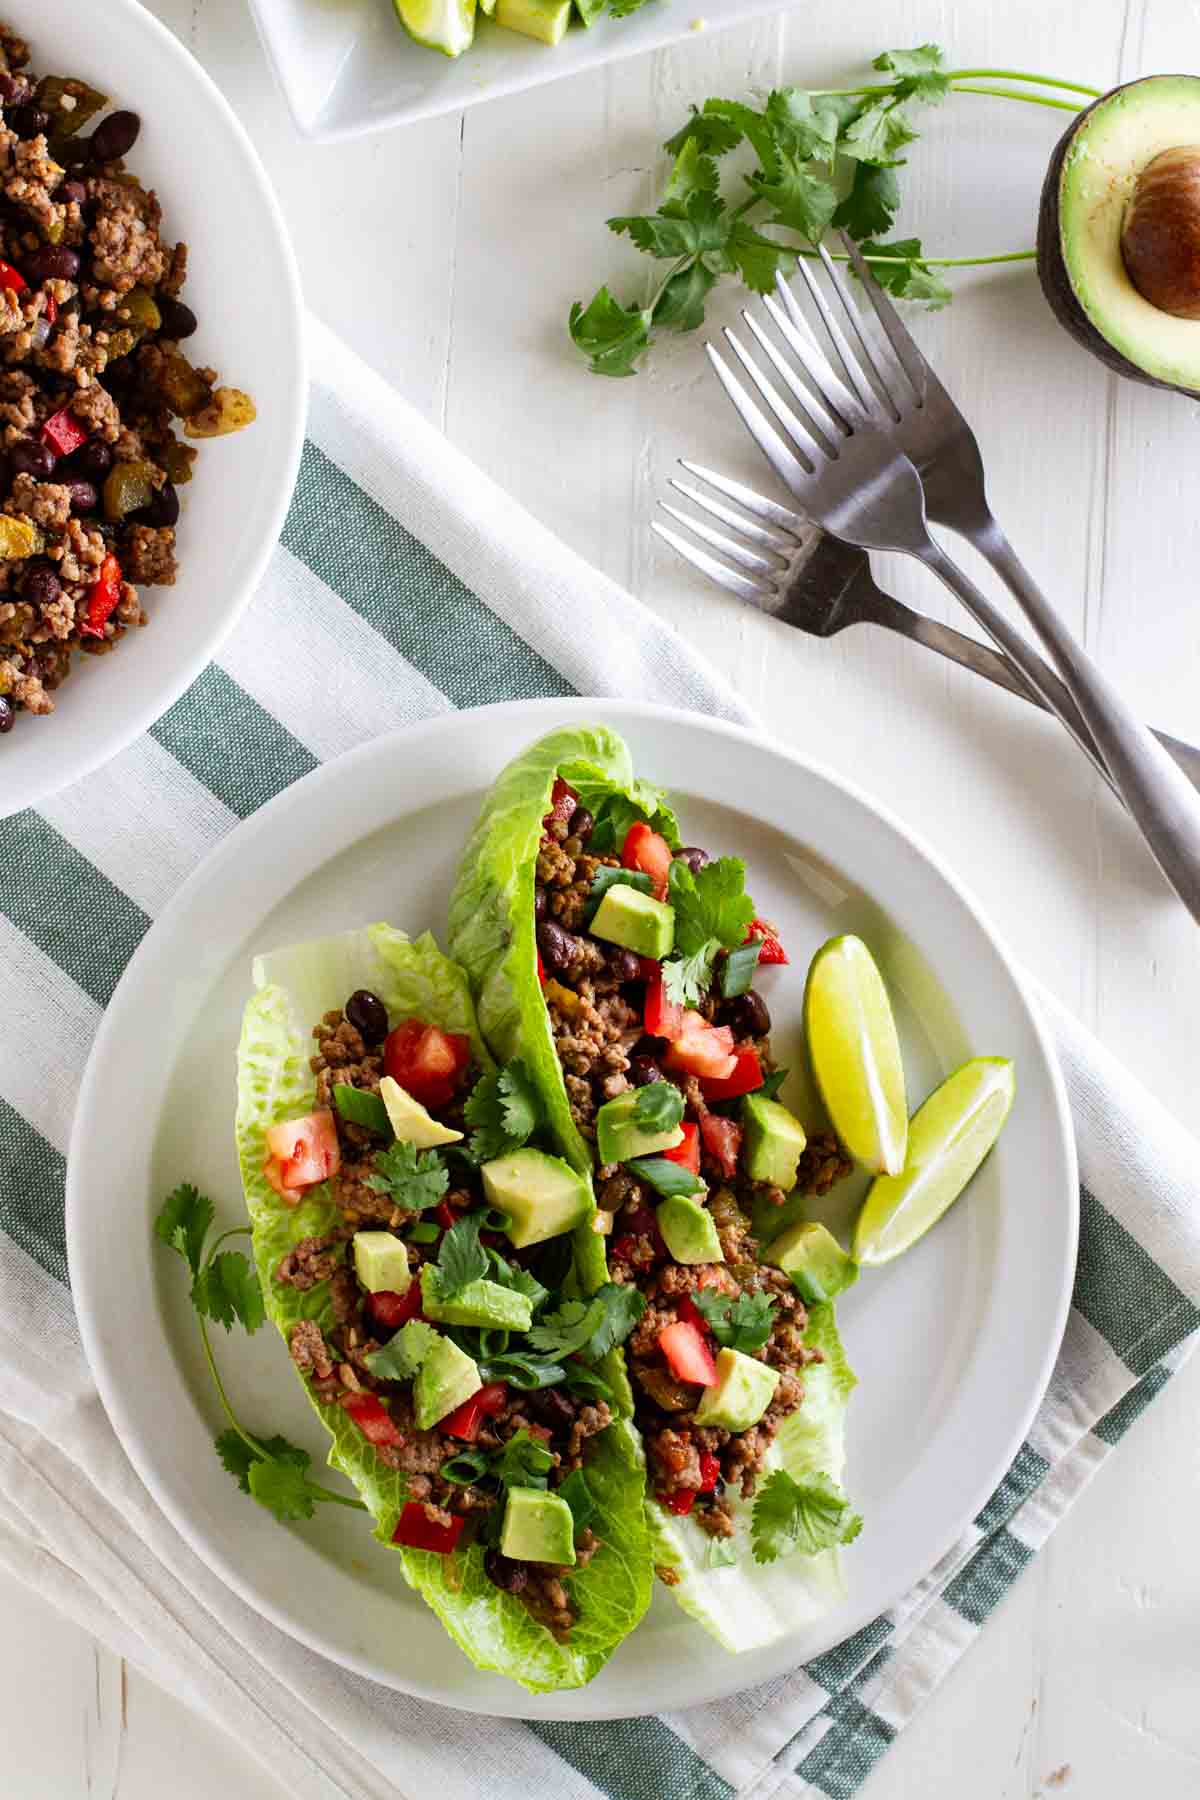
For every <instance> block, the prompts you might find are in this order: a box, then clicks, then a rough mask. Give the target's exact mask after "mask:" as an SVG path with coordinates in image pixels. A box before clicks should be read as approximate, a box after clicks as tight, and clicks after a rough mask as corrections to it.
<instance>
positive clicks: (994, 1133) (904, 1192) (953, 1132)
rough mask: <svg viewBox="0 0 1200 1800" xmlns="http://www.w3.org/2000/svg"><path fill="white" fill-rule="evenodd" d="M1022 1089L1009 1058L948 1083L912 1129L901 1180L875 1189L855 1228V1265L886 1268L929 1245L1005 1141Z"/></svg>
mask: <svg viewBox="0 0 1200 1800" xmlns="http://www.w3.org/2000/svg"><path fill="white" fill-rule="evenodd" d="M1015 1091H1016V1082H1015V1080H1014V1078H1013V1066H1012V1063H1011V1062H1009V1060H1008V1058H1007V1057H1003V1056H977V1057H975V1058H973V1060H972V1061H971V1062H967V1063H964V1064H963V1066H962V1068H961V1069H956V1070H955V1071H954V1073H953V1075H948V1076H947V1077H946V1079H945V1081H943V1083H942V1085H941V1087H939V1088H935V1089H934V1091H933V1093H932V1094H930V1096H929V1098H928V1100H926V1102H925V1104H924V1105H923V1106H922V1107H920V1108H919V1109H918V1111H917V1112H915V1113H914V1114H913V1117H912V1121H911V1123H910V1124H909V1127H908V1158H907V1160H906V1162H905V1165H904V1172H903V1174H901V1175H881V1176H880V1177H879V1179H878V1180H877V1181H874V1182H872V1184H871V1187H870V1189H869V1190H868V1193H867V1197H866V1199H865V1200H864V1201H863V1206H862V1211H861V1212H860V1213H859V1215H858V1223H857V1224H856V1225H855V1227H854V1243H853V1245H852V1255H853V1257H854V1260H855V1262H857V1263H868V1264H870V1263H875V1264H878V1263H886V1262H891V1260H892V1258H893V1257H895V1256H899V1255H900V1254H901V1252H902V1251H905V1250H908V1249H909V1248H911V1246H912V1245H913V1244H915V1243H916V1241H917V1239H918V1238H921V1237H924V1235H925V1233H926V1232H927V1231H928V1230H929V1227H930V1226H931V1225H935V1224H936V1223H937V1221H938V1220H939V1219H940V1218H941V1216H942V1214H943V1213H944V1212H945V1211H946V1209H947V1207H949V1206H950V1205H952V1204H953V1202H954V1201H955V1200H957V1199H958V1196H959V1195H960V1194H961V1193H962V1191H963V1189H964V1188H965V1187H966V1185H967V1183H968V1181H970V1179H971V1177H972V1175H974V1173H975V1171H976V1169H977V1168H978V1167H979V1165H980V1163H981V1162H982V1161H983V1159H984V1157H985V1156H986V1155H987V1153H988V1151H989V1150H990V1149H991V1147H992V1145H993V1144H994V1143H995V1141H996V1139H997V1137H998V1136H999V1135H1000V1127H1001V1126H1002V1125H1003V1124H1004V1121H1005V1119H1007V1117H1008V1113H1009V1108H1010V1107H1011V1106H1012V1102H1013V1094H1014V1093H1015Z"/></svg>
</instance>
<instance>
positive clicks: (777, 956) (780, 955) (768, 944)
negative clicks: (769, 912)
mask: <svg viewBox="0 0 1200 1800" xmlns="http://www.w3.org/2000/svg"><path fill="white" fill-rule="evenodd" d="M755 938H757V939H758V941H759V951H758V960H759V962H760V963H785V962H787V960H788V954H787V951H786V950H785V949H784V947H783V945H782V944H781V943H780V941H779V939H778V938H777V937H776V935H775V931H774V929H773V927H772V926H770V925H768V924H767V922H766V920H765V919H751V921H750V923H749V924H748V925H747V927H746V935H745V937H744V938H743V939H742V942H743V943H744V944H749V943H751V942H752V941H753V939H755Z"/></svg>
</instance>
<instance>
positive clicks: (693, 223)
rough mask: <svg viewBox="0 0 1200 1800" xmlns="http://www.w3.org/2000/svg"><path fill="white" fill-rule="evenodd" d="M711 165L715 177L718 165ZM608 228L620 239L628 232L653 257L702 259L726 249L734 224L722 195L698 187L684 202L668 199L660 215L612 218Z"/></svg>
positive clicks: (639, 247)
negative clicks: (709, 251) (694, 257)
mask: <svg viewBox="0 0 1200 1800" xmlns="http://www.w3.org/2000/svg"><path fill="white" fill-rule="evenodd" d="M708 166H709V167H710V168H712V169H713V173H714V175H715V173H716V169H715V166H714V165H713V164H711V163H710V164H709V165H708ZM608 228H609V230H610V231H615V232H616V233H617V234H618V236H620V235H621V234H622V233H625V234H626V235H627V236H629V237H630V238H632V239H633V242H634V243H635V244H636V245H637V247H638V249H639V250H645V251H646V252H647V254H648V255H650V256H658V257H677V256H699V255H701V254H702V252H704V251H706V250H720V249H721V248H722V247H723V246H724V244H725V243H726V241H727V239H728V237H729V231H730V221H729V218H728V214H727V212H726V207H725V202H724V201H723V200H722V199H721V197H720V195H719V194H716V193H713V192H712V191H711V190H709V189H708V188H700V187H697V188H693V189H692V190H691V191H690V192H689V193H687V194H686V196H685V197H684V198H682V199H668V200H664V202H663V204H662V205H661V206H660V207H659V209H658V211H657V212H656V213H650V214H642V215H635V216H632V217H619V218H615V219H610V220H609V221H608Z"/></svg>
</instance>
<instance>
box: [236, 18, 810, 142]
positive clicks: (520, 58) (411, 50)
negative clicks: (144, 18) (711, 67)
mask: <svg viewBox="0 0 1200 1800" xmlns="http://www.w3.org/2000/svg"><path fill="white" fill-rule="evenodd" d="M782 4H783V0H649V4H648V5H646V6H644V7H643V8H642V9H641V11H640V12H636V13H634V14H632V15H631V16H630V17H629V18H627V19H614V18H610V17H608V16H607V15H606V16H605V17H603V18H600V19H598V20H597V21H596V23H595V24H594V25H593V26H592V27H591V28H590V30H585V29H584V27H583V26H582V25H580V24H579V23H578V21H577V20H572V22H571V25H570V27H569V29H568V31H567V35H566V36H565V37H564V38H563V40H562V42H561V43H560V44H556V45H555V46H554V47H553V48H551V47H550V46H549V45H548V44H541V43H538V42H537V41H536V39H534V38H528V37H522V36H521V35H520V33H518V32H515V31H506V30H504V29H503V27H501V26H499V25H496V24H495V23H494V22H493V21H492V20H491V19H488V18H485V17H484V16H483V15H482V14H480V15H479V17H478V22H477V26H476V33H475V42H474V43H473V44H472V45H471V48H470V49H469V50H467V51H465V52H464V53H463V55H462V56H459V57H457V58H454V59H451V58H450V57H447V56H443V55H441V53H440V52H439V51H437V50H427V49H426V48H425V47H424V46H423V45H421V44H417V43H414V42H413V40H412V38H410V37H409V35H408V33H407V32H406V31H405V29H404V27H403V25H401V23H400V20H399V19H398V18H397V17H396V14H395V12H394V11H393V9H392V7H391V5H390V4H389V0H338V4H337V5H326V6H321V5H314V4H313V0H250V10H251V12H253V14H254V17H255V20H256V22H257V24H258V30H259V35H260V36H261V38H262V41H263V45H264V48H265V49H266V52H267V56H268V58H269V60H270V63H271V66H272V68H273V69H274V71H275V77H276V79H277V81H278V82H279V85H280V87H281V88H282V89H283V93H284V98H285V99H286V100H287V103H288V106H289V108H290V109H291V114H292V117H293V119H294V120H295V121H296V125H297V128H298V129H299V130H300V131H302V132H303V133H304V135H305V137H310V138H315V139H316V140H317V141H318V142H319V143H330V142H332V141H333V140H334V139H335V138H351V137H361V136H362V135H363V133H364V132H368V131H379V130H381V129H382V128H383V127H385V126H388V125H405V124H410V123H411V122H412V121H413V120H414V119H430V118H435V117H436V116H437V115H438V114H439V113H447V112H460V111H461V110H462V109H463V108H464V107H467V106H474V105H475V104H476V102H477V101H480V100H496V99H498V98H499V96H500V95H501V94H516V93H520V92H521V90H522V89H524V88H531V87H538V86H540V85H541V83H542V82H544V81H557V80H558V79H559V77H560V76H562V75H577V74H578V73H579V72H580V71H581V70H583V69H598V68H600V67H601V66H602V65H603V64H604V63H610V62H617V61H618V60H619V59H620V58H621V57H624V56H635V55H637V54H639V53H640V52H642V51H646V50H661V49H662V48H663V47H664V46H665V45H667V44H677V43H679V41H680V40H681V39H682V38H686V37H690V36H691V35H692V33H693V32H695V31H698V30H701V29H703V30H705V31H707V30H720V29H721V28H722V27H723V26H729V25H737V24H740V23H742V22H743V21H744V20H746V19H755V18H758V17H760V16H761V15H762V14H763V13H771V12H778V11H779V9H780V7H781V5H782Z"/></svg>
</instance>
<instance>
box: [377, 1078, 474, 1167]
mask: <svg viewBox="0 0 1200 1800" xmlns="http://www.w3.org/2000/svg"><path fill="white" fill-rule="evenodd" d="M379 1098H380V1099H381V1100H382V1101H383V1104H384V1106H385V1107H386V1108H387V1116H388V1118H389V1119H390V1121H391V1126H392V1130H393V1131H394V1132H395V1134H396V1136H397V1137H398V1138H403V1139H404V1140H405V1142H406V1143H409V1144H415V1145H416V1147H417V1149H418V1150H432V1149H434V1148H435V1147H436V1146H437V1145H438V1144H460V1143H461V1142H462V1135H463V1134H462V1132H461V1131H451V1130H450V1127H449V1126H448V1125H439V1124H438V1122H437V1120H436V1119H435V1118H433V1117H431V1115H430V1114H429V1113H428V1112H427V1111H426V1110H425V1108H424V1107H423V1106H422V1105H421V1102H420V1101H419V1100H414V1099H413V1097H412V1095H411V1094H410V1093H409V1091H408V1089H407V1088H402V1087H401V1086H400V1083H399V1082H398V1081H393V1080H392V1078H391V1076H390V1075H385V1076H384V1078H383V1080H382V1081H381V1082H380V1084H379Z"/></svg>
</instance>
